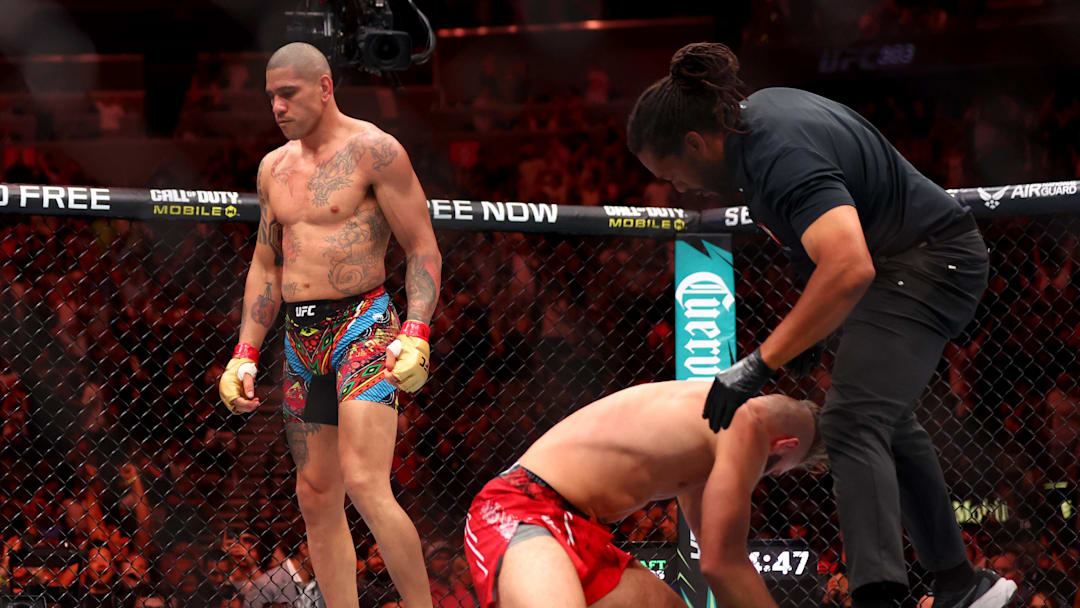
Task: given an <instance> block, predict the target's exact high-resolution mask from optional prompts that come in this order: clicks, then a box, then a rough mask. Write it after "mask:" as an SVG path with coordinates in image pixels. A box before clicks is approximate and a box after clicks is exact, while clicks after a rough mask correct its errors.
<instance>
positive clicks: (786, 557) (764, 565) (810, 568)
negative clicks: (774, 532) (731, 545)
mask: <svg viewBox="0 0 1080 608" xmlns="http://www.w3.org/2000/svg"><path fill="white" fill-rule="evenodd" d="M746 552H747V556H748V557H749V558H750V563H752V564H753V565H754V568H755V569H756V570H757V571H758V572H759V573H760V574H761V575H762V576H771V577H791V576H812V575H815V574H817V559H816V558H815V556H814V555H813V553H812V552H811V551H810V548H809V547H808V546H807V545H806V543H803V542H798V541H786V540H779V539H773V540H768V541H751V542H750V543H749V544H748V545H747V549H746Z"/></svg>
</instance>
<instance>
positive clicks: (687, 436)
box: [465, 381, 823, 608]
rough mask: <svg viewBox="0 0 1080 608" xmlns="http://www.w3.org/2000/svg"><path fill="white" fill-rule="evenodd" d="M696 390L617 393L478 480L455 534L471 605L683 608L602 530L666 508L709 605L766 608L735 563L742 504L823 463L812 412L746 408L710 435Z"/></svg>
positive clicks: (760, 404) (750, 572) (812, 408)
mask: <svg viewBox="0 0 1080 608" xmlns="http://www.w3.org/2000/svg"><path fill="white" fill-rule="evenodd" d="M708 391H709V385H708V384H704V383H701V382H687V381H674V382H659V383H655V384H642V385H639V386H635V387H633V388H629V389H626V390H622V391H619V392H617V393H615V394H613V395H610V396H608V397H605V398H603V399H601V400H599V401H597V402H596V403H593V404H591V405H588V406H586V407H584V408H582V409H580V410H578V411H577V412H575V413H573V414H571V415H570V416H568V417H567V418H566V419H565V420H563V421H562V422H560V423H558V424H556V425H555V426H554V427H552V429H551V430H550V431H548V432H547V433H545V434H544V436H543V437H541V438H540V439H538V440H537V441H536V443H534V444H533V445H532V447H530V448H529V449H528V450H527V451H526V452H525V454H524V455H522V457H521V459H520V460H519V461H518V462H517V463H516V464H515V465H514V466H512V467H510V469H508V470H507V471H506V472H504V473H503V474H502V475H500V476H498V477H496V478H495V479H493V480H492V481H490V482H488V484H487V485H486V486H484V489H483V490H481V491H480V493H479V494H477V496H476V499H475V500H474V501H473V503H472V506H471V507H470V508H469V515H468V518H467V520H466V524H465V546H466V552H465V553H466V557H467V558H468V560H469V567H470V569H471V571H472V576H473V581H474V582H475V584H476V591H477V594H478V595H479V597H480V607H481V608H492V607H493V606H498V607H499V608H529V607H534V606H535V607H537V608H541V607H543V608H547V607H548V606H559V607H560V608H570V607H584V606H586V605H595V606H598V607H603V608H619V607H624V606H625V607H627V608H630V607H637V606H653V607H666V608H676V607H679V608H685V606H686V604H685V602H683V600H682V599H680V598H679V597H678V596H677V595H676V594H675V592H674V591H672V590H671V588H670V587H668V586H667V584H666V583H664V582H662V581H661V580H660V579H658V578H657V577H656V576H655V575H653V574H652V572H650V571H649V570H647V569H646V568H645V567H644V566H642V565H641V564H640V563H639V562H638V561H637V560H635V559H633V558H632V557H630V555H628V554H627V553H625V552H623V551H621V550H619V549H617V548H616V547H615V545H613V544H612V543H611V532H610V531H609V530H608V528H607V527H606V526H604V525H602V523H601V522H615V521H618V520H620V519H623V518H624V517H626V516H627V515H629V514H630V513H632V512H634V511H635V510H637V509H640V508H641V507H643V506H644V505H645V504H647V503H649V502H651V501H654V500H664V499H667V498H672V497H677V498H678V499H679V508H680V510H681V512H682V514H683V517H684V518H685V519H686V521H687V523H689V524H690V528H691V529H692V530H693V532H694V536H695V537H696V538H697V539H698V544H699V545H700V547H701V562H700V564H701V572H702V574H704V576H705V580H706V581H708V583H709V588H710V589H712V591H713V593H714V594H716V597H717V599H718V600H719V602H720V604H722V605H723V606H725V608H769V607H772V608H775V606H776V603H775V602H773V599H772V597H771V596H770V595H769V590H768V589H767V588H766V587H765V582H764V581H762V580H761V577H760V576H759V575H758V573H757V570H755V569H754V566H753V565H751V563H750V560H749V559H748V557H747V554H746V539H747V536H748V535H749V532H750V496H751V494H752V493H753V491H754V488H755V487H756V486H757V484H758V482H759V481H760V480H761V477H762V476H763V475H771V474H777V473H783V472H785V471H788V470H791V469H793V468H795V467H798V466H809V465H813V464H816V463H820V462H821V460H822V457H823V454H822V452H823V449H822V448H821V447H820V446H819V445H818V444H819V443H820V442H819V441H818V440H817V432H816V427H817V412H818V411H819V408H818V407H817V405H815V404H813V403H810V402H809V401H796V400H794V399H792V398H790V397H786V396H784V395H778V394H773V395H767V396H764V397H758V398H756V399H753V400H751V401H750V402H749V403H747V404H746V407H744V408H742V409H741V410H739V412H738V413H737V414H736V415H735V417H734V420H733V423H732V425H731V429H730V430H728V431H725V432H723V433H719V434H717V433H713V432H711V431H710V430H709V426H708V425H707V424H705V423H704V422H702V420H701V417H700V412H701V402H702V401H703V400H704V399H705V395H706V394H707V393H708Z"/></svg>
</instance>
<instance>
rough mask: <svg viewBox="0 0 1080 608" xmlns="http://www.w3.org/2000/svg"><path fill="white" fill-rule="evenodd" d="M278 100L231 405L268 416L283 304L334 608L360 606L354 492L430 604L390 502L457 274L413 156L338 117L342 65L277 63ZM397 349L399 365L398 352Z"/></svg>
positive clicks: (407, 528) (393, 560) (288, 393)
mask: <svg viewBox="0 0 1080 608" xmlns="http://www.w3.org/2000/svg"><path fill="white" fill-rule="evenodd" d="M266 94H267V96H268V97H269V99H270V106H271V108H272V110H273V112H274V118H275V120H276V121H277V123H278V125H279V126H280V127H281V131H282V133H284V134H285V137H287V138H288V139H289V142H288V143H286V144H285V145H284V146H282V147H280V148H278V149H277V150H274V151H273V152H271V153H270V154H268V155H267V156H266V157H265V158H264V159H263V161H262V163H261V164H260V165H259V173H258V178H257V180H258V193H259V211H260V213H261V214H262V216H261V219H260V221H259V229H258V239H257V243H256V245H255V254H254V257H253V258H252V260H251V267H250V269H249V270H248V275H247V285H246V287H245V290H244V309H243V317H242V321H241V324H240V343H239V345H238V346H237V347H236V351H235V353H234V355H233V359H232V360H231V361H229V365H228V367H227V368H226V370H225V373H224V374H223V375H222V378H221V382H220V383H219V389H220V392H221V398H222V400H223V401H224V402H225V405H227V406H228V407H229V409H230V410H232V411H233V412H237V413H245V412H250V411H252V410H254V409H255V408H256V407H258V405H259V403H260V399H259V398H258V397H256V396H255V390H254V385H255V373H256V363H257V361H258V359H259V352H258V348H259V347H260V346H261V345H262V342H263V339H264V338H265V337H266V332H267V330H268V329H269V328H270V326H271V324H273V322H274V320H275V318H276V317H277V312H278V307H279V305H280V303H281V301H282V300H284V302H285V392H284V407H283V408H282V411H283V414H284V417H285V433H286V438H287V439H288V442H289V449H290V450H291V451H292V456H293V460H294V461H295V462H296V470H297V477H296V495H297V500H298V502H299V503H300V511H301V513H302V514H303V517H304V523H305V525H306V527H307V538H308V546H309V549H310V552H311V561H312V563H313V565H314V567H315V576H316V578H317V580H318V581H319V588H320V590H321V591H322V594H323V597H324V598H325V599H326V605H327V606H328V607H329V608H356V606H357V602H358V600H357V588H356V549H355V547H354V545H353V541H352V536H351V534H350V533H349V528H348V525H347V524H346V520H345V509H344V504H345V494H346V493H348V495H349V498H350V499H351V500H352V503H353V504H354V505H355V506H356V508H357V509H358V510H359V512H360V515H361V516H363V518H364V522H365V523H367V525H368V526H369V527H370V528H371V532H372V533H373V534H374V535H375V539H376V540H377V541H378V543H379V546H380V547H382V557H383V560H384V561H385V562H386V567H387V569H388V570H389V571H390V576H391V578H392V579H393V581H394V585H395V586H396V587H397V590H398V592H399V593H401V596H402V597H403V598H404V600H405V603H406V604H407V605H408V606H409V608H423V607H425V606H427V607H430V606H431V592H430V590H429V588H428V581H427V577H426V575H425V571H424V559H423V556H422V555H421V551H420V539H419V537H418V536H417V533H416V528H415V527H414V526H413V524H412V522H411V521H410V520H409V517H408V515H406V513H405V511H404V510H402V508H401V507H400V506H399V505H398V503H397V501H396V500H395V498H394V495H393V493H392V492H391V489H390V465H391V460H392V458H393V451H394V440H395V436H396V431H397V412H396V403H397V401H396V389H397V388H401V389H402V390H405V391H409V392H414V391H416V390H418V389H419V388H420V387H421V386H422V385H423V384H424V381H425V380H426V379H427V374H428V357H429V348H428V334H429V329H428V325H427V324H428V322H429V321H430V319H431V315H432V312H433V311H434V309H435V303H436V301H437V297H438V292H439V278H440V271H441V267H442V258H441V256H440V254H439V250H438V245H437V244H436V242H435V235H434V232H433V231H432V228H431V220H430V218H429V217H428V212H427V204H426V201H425V197H424V192H423V190H422V189H421V187H420V182H419V181H418V180H417V179H416V175H415V174H414V173H413V169H412V165H411V163H410V162H409V158H408V156H406V154H405V150H404V149H403V148H402V147H401V144H399V143H398V142H397V141H396V140H395V139H394V138H393V137H391V136H389V135H387V134H386V133H384V132H382V131H380V130H379V129H378V128H376V127H375V126H374V125H372V124H370V123H367V122H363V121H360V120H355V119H353V118H350V117H348V116H345V115H344V114H342V113H341V111H340V110H338V107H337V104H336V103H335V101H334V84H333V80H332V79H331V76H330V66H329V65H328V64H327V61H326V58H325V57H324V56H323V54H322V53H321V52H319V51H318V49H316V48H315V47H313V46H311V45H308V44H302V43H294V44H289V45H286V46H284V47H282V48H281V49H279V50H278V51H277V52H276V53H274V55H273V56H272V57H271V58H270V62H269V63H268V64H267V66H266ZM391 232H392V233H393V235H394V237H395V238H396V239H397V241H398V243H399V244H400V245H401V247H402V248H403V249H404V250H405V253H406V255H407V256H408V267H407V269H406V271H405V291H406V295H407V298H408V311H407V314H406V321H405V323H404V324H402V325H400V327H399V323H398V316H397V313H396V312H395V310H394V307H393V306H392V305H391V303H390V297H389V295H387V293H386V291H385V290H384V289H383V287H382V283H383V280H384V279H385V278H386V267H385V262H384V257H385V255H386V247H387V242H388V241H389V239H390V234H391ZM395 340H396V341H397V342H398V343H399V344H400V347H401V350H400V356H398V357H396V359H395V357H394V356H393V354H395V353H391V355H387V350H388V348H387V347H388V346H390V345H391V343H392V342H393V341H395ZM394 348H396V346H395V347H391V349H390V350H394Z"/></svg>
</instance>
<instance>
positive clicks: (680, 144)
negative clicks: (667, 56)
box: [627, 43, 1016, 608]
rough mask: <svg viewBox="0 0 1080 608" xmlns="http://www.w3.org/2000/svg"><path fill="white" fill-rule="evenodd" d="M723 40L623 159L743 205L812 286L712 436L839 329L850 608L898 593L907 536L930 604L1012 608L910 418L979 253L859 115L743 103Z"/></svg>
mask: <svg viewBox="0 0 1080 608" xmlns="http://www.w3.org/2000/svg"><path fill="white" fill-rule="evenodd" d="M738 69H739V63H738V59H736V57H735V55H734V54H732V52H731V51H730V50H729V49H728V48H727V47H725V46H724V45H722V44H707V43H700V44H691V45H688V46H686V47H683V48H682V49H680V50H679V51H678V52H676V53H675V56H674V57H673V58H672V60H671V74H670V76H667V77H665V78H663V79H661V80H659V81H658V82H656V83H655V84H653V85H652V86H651V87H649V88H648V89H647V90H646V91H645V92H644V93H642V94H641V96H640V97H639V98H638V100H637V104H636V105H635V107H634V109H633V111H632V112H631V114H630V120H629V124H628V127H627V131H628V133H627V137H628V140H629V141H628V143H629V146H630V149H631V151H632V152H633V153H634V154H636V155H637V156H638V158H639V159H640V160H641V162H642V163H643V164H644V165H645V166H646V167H647V168H648V169H649V170H650V171H652V173H653V174H655V175H656V176H657V177H659V178H661V179H666V180H668V181H670V182H671V183H672V184H673V185H674V186H675V188H676V189H677V190H679V191H680V192H684V191H687V190H709V191H712V192H723V191H728V190H729V189H730V188H738V189H739V190H740V191H742V192H743V194H744V197H745V200H746V203H747V205H748V206H749V208H750V214H751V216H753V218H754V219H755V221H757V222H758V223H759V224H761V225H762V227H763V228H765V230H766V231H767V232H768V233H769V234H770V236H772V237H773V238H774V239H776V240H777V241H779V242H780V244H781V245H782V246H784V247H785V248H787V249H788V250H789V251H790V254H791V256H792V258H793V259H794V261H795V263H796V265H797V266H798V267H799V268H800V270H801V271H802V274H803V275H804V276H806V275H809V280H808V282H807V283H806V287H805V289H804V290H803V292H802V295H801V296H800V297H799V300H798V302H797V303H796V304H795V306H794V308H792V310H791V312H790V313H788V315H787V317H786V318H784V320H783V321H782V322H781V323H780V324H779V325H778V326H777V327H776V329H775V330H774V331H773V332H772V335H770V336H769V337H768V339H766V340H765V341H764V342H763V343H762V344H761V345H760V347H759V348H758V349H757V350H755V351H754V352H753V353H752V354H751V355H749V356H748V357H746V358H744V359H742V360H740V361H738V362H737V363H735V365H733V366H732V367H730V368H729V369H727V370H725V371H723V372H721V373H719V374H717V376H716V379H715V381H714V382H713V387H712V391H710V393H709V396H708V398H707V399H706V401H705V412H704V417H706V418H708V419H709V424H710V426H711V427H712V428H713V430H718V429H721V428H726V427H727V426H728V425H729V424H730V423H731V420H732V417H733V416H734V414H735V412H736V411H737V408H738V407H739V406H740V405H742V404H743V402H745V401H746V400H747V399H749V398H750V397H753V396H754V395H756V394H758V393H759V392H760V391H761V388H762V387H763V386H764V385H765V383H766V382H768V380H769V378H770V377H771V376H772V375H773V374H774V373H775V371H776V370H778V369H780V367H781V366H783V365H787V366H788V368H789V371H794V370H799V369H804V370H805V369H808V368H809V367H812V366H813V365H816V364H817V363H818V362H820V357H821V346H820V345H818V344H817V343H818V342H819V341H822V340H823V339H824V338H825V337H826V336H828V335H829V334H830V333H832V332H833V331H834V330H835V329H837V328H838V327H840V326H841V325H843V328H844V333H843V338H842V339H841V341H840V347H839V350H838V351H837V353H836V362H835V365H834V366H833V371H832V386H831V387H830V388H829V391H828V394H827V396H826V398H825V406H824V411H823V413H822V418H821V434H822V435H823V437H824V438H825V445H826V447H827V449H828V453H829V460H830V462H831V468H832V474H833V483H834V488H835V492H836V501H837V504H838V509H839V514H840V530H841V532H842V533H843V537H844V546H845V549H846V551H847V556H848V574H849V577H850V581H851V586H852V588H853V589H854V590H855V591H854V593H853V597H854V600H855V605H856V606H857V607H858V608H867V607H873V606H893V605H894V603H895V601H896V600H897V598H899V597H901V596H902V595H903V594H904V593H905V592H906V587H907V572H906V569H905V564H904V553H903V537H902V533H901V523H903V525H904V527H905V528H907V531H908V533H909V535H910V536H911V539H912V542H913V543H914V545H915V550H916V552H917V554H918V556H919V560H920V561H921V562H922V563H923V565H924V566H925V567H926V568H927V569H928V570H930V571H932V572H934V574H935V578H934V591H935V593H934V595H935V600H934V608H951V607H953V606H975V607H978V608H990V607H997V606H1004V605H1005V604H1006V603H1007V602H1008V600H1009V598H1010V597H1012V595H1013V594H1014V593H1015V589H1016V585H1015V584H1014V583H1012V582H1011V581H1008V580H1005V579H1002V578H1000V577H999V576H998V575H996V574H994V573H993V572H990V571H988V570H979V571H975V570H974V569H973V568H972V566H971V564H970V563H968V560H967V555H966V553H965V550H964V543H963V541H962V540H961V537H960V529H959V526H958V525H957V523H956V518H955V517H954V515H953V510H952V506H951V502H950V500H949V491H948V488H947V487H946V486H945V480H944V477H943V476H942V473H941V466H940V464H939V463H938V459H937V454H936V453H935V451H934V446H933V445H932V444H931V442H930V436H929V435H928V434H927V433H926V431H925V430H924V429H923V427H922V426H921V425H920V424H919V422H918V421H917V420H916V419H915V413H914V407H915V402H916V400H917V399H918V397H919V393H920V392H921V391H922V390H923V388H924V387H925V386H926V384H927V382H928V381H929V379H930V375H931V374H932V373H933V371H934V368H935V367H936V366H937V364H938V361H939V360H940V359H941V353H942V350H943V349H944V347H945V343H946V342H947V341H948V340H949V339H950V338H952V337H954V336H956V335H957V334H958V333H959V332H960V331H961V330H962V329H963V328H964V326H965V325H966V324H967V323H968V322H969V321H970V320H971V318H972V316H973V315H974V311H975V307H976V304H977V303H978V301H979V298H980V297H981V295H982V292H983V289H984V288H985V287H986V279H987V270H988V262H987V252H986V245H985V243H984V242H983V239H982V237H981V236H980V234H979V231H978V228H977V227H976V224H975V220H974V218H973V217H972V215H971V213H970V211H969V210H967V209H966V208H964V207H962V206H960V204H959V203H957V201H956V200H955V199H953V198H952V197H951V196H949V195H948V194H947V193H946V192H945V191H944V190H942V189H941V188H940V187H938V186H937V185H935V184H933V183H932V182H931V181H930V180H928V179H926V178H925V177H924V176H923V175H922V174H920V173H919V172H918V171H916V170H915V168H914V167H912V166H911V164H910V163H908V162H907V161H906V160H904V158H903V157H902V156H900V154H899V153H898V152H897V151H896V149H895V148H893V147H892V146H891V145H890V144H889V142H888V141H886V140H885V138H884V137H883V136H882V135H881V133H879V132H878V131H877V129H875V128H874V127H873V125H871V124H870V123H868V122H867V121H866V120H864V119H863V118H862V117H861V116H859V115H858V114H857V113H855V112H854V111H852V110H851V109H849V108H847V107H845V106H843V105H841V104H839V103H836V102H833V101H830V100H828V99H824V98H822V97H819V96H817V95H814V94H811V93H808V92H805V91H799V90H796V89H786V88H772V89H763V90H761V91H758V92H757V93H755V94H753V95H751V96H749V97H743V95H742V94H741V92H740V88H741V87H742V83H741V82H740V80H739V78H738Z"/></svg>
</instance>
